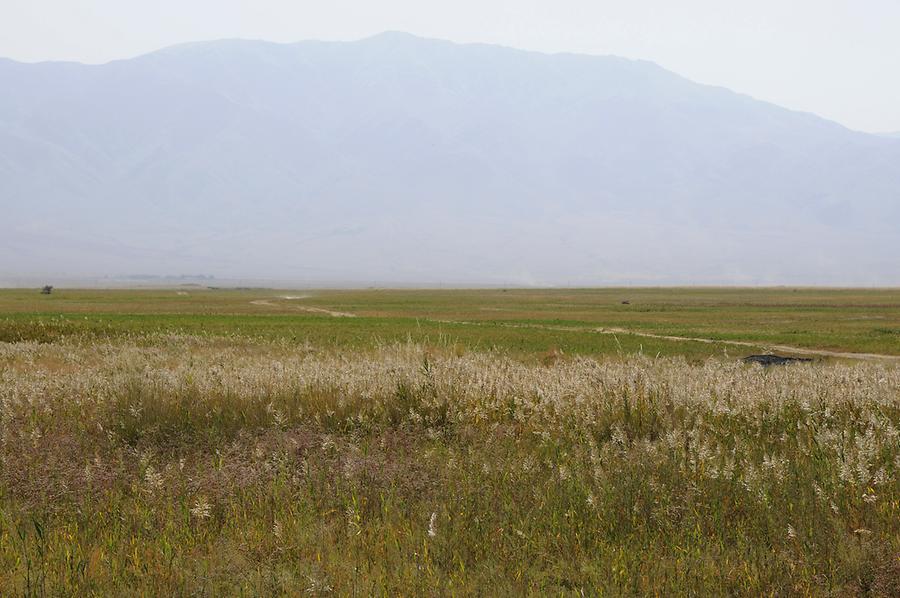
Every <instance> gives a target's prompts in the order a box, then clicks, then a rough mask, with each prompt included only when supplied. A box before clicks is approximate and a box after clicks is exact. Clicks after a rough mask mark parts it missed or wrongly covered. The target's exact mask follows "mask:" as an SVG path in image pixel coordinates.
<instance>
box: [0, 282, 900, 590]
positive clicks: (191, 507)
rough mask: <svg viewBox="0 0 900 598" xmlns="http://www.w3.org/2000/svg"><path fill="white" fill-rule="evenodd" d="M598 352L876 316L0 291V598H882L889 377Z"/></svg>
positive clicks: (741, 301) (515, 299)
mask: <svg viewBox="0 0 900 598" xmlns="http://www.w3.org/2000/svg"><path fill="white" fill-rule="evenodd" d="M184 293H186V294H184ZM305 294H308V295H309V296H308V297H303V298H299V299H298V298H292V299H286V298H284V297H285V296H291V297H298V296H301V295H305ZM623 300H628V301H630V304H629V305H623V304H622V301H623ZM310 308H312V309H315V310H327V311H328V312H334V315H329V314H328V313H326V312H323V311H308V310H309V309H310ZM337 312H340V313H342V314H353V315H354V316H356V317H346V316H342V317H338V316H337ZM597 328H604V329H626V330H631V331H635V332H643V333H651V334H664V335H678V336H690V337H701V338H707V339H718V340H720V341H728V340H742V341H743V340H749V341H751V342H758V343H760V347H759V348H760V349H762V348H764V346H765V345H767V344H790V345H793V346H797V347H808V348H827V349H834V350H842V351H860V352H871V353H882V354H886V355H897V354H900V347H898V346H897V344H898V342H897V339H898V335H897V331H898V330H900V292H898V291H838V290H827V291H820V290H796V291H794V290H790V289H778V290H752V291H751V290H721V289H698V290H673V289H646V290H644V289H641V290H635V289H628V290H622V289H609V290H606V289H605V290H583V291H582V290H561V291H519V290H508V291H503V290H499V289H498V290H489V291H315V292H308V293H306V292H302V291H272V290H241V291H221V290H205V289H196V288H182V289H168V290H143V291H71V290H59V291H55V292H54V294H53V295H50V296H40V295H38V294H37V293H36V291H22V290H15V291H12V290H10V291H0V341H2V342H0V595H4V596H6V595H30V596H43V595H52V596H55V595H73V596H75V595H77V596H82V595H103V596H105V595H153V596H156V595H192V596H193V595H201V596H202V595H206V596H220V595H298V596H299V595H329V594H336V595H366V596H368V595H486V594H491V595H528V594H534V595H577V596H580V595H616V596H617V595H657V596H672V595H746V596H760V595H775V596H789V595H826V596H828V595H830V596H857V595H858V596H896V595H900V481H898V476H900V364H898V363H897V362H896V361H891V360H870V361H863V360H833V359H832V360H824V361H817V362H816V363H810V364H800V365H795V366H788V367H783V368H772V369H763V368H761V367H759V366H756V365H745V364H742V363H740V362H739V361H738V359H737V357H738V356H739V355H741V354H743V353H746V352H750V351H752V350H755V349H756V347H744V346H733V345H731V346H729V345H725V344H721V343H701V342H684V341H674V340H665V339H654V338H648V337H644V336H635V335H633V334H627V333H624V332H619V333H616V334H615V335H613V334H607V333H600V332H597V331H596V329H597ZM726 351H727V352H728V354H727V355H726Z"/></svg>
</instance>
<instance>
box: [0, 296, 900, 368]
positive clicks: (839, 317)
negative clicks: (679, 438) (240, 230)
mask: <svg viewBox="0 0 900 598" xmlns="http://www.w3.org/2000/svg"><path fill="white" fill-rule="evenodd" d="M285 297H293V298H290V299H286V298H285ZM622 301H629V302H630V304H628V305H623V304H622ZM309 310H320V311H309ZM328 312H334V313H335V314H348V315H353V316H356V317H333V316H332V315H330V314H329V313H328ZM598 328H603V329H604V330H605V331H607V332H611V331H613V332H615V334H614V335H613V334H598V332H597V330H598ZM627 331H633V332H640V333H645V334H653V335H662V336H678V337H690V338H702V339H710V340H713V341H746V342H749V343H757V344H758V346H757V347H756V348H755V349H756V350H762V349H764V348H765V347H766V346H770V345H787V346H793V347H798V348H807V349H817V350H831V351H841V352H859V353H877V354H888V355H897V356H900V290H832V289H824V290H823V289H712V288H710V289H703V288H700V289H667V288H660V289H584V290H516V289H510V290H503V289H496V290H453V291H447V290H432V291H403V290H370V291H278V290H266V289H252V290H209V289H204V288H199V287H184V288H181V289H165V290H144V291H127V290H117V291H113V290H100V291H86V290H82V291H76V290H58V291H55V292H54V294H52V295H49V296H41V295H37V294H36V293H35V291H33V290H4V291H0V340H7V341H9V340H20V339H24V340H29V339H34V340H41V339H42V338H46V339H50V338H60V337H62V336H67V335H70V334H88V335H92V336H99V337H110V336H116V335H122V334H132V333H137V334H144V333H147V332H166V333H169V332H177V333H187V334H217V335H222V334H240V335H247V336H252V337H255V338H261V339H289V340H296V341H309V342H313V343H315V344H317V345H327V346H335V347H356V348H362V347H370V346H373V345H375V344H378V343H384V342H406V341H407V340H410V339H412V340H415V341H417V342H423V343H428V342H436V341H437V340H438V339H442V340H446V339H451V340H452V341H453V342H458V343H460V344H461V345H463V346H466V347H468V348H470V349H495V348H497V349H502V350H507V351H512V352H516V353H519V354H523V355H527V354H532V353H538V352H543V351H549V350H562V351H565V352H566V353H577V354H589V355H590V354H603V353H632V352H639V351H643V352H644V353H645V354H648V355H656V354H657V353H659V354H660V355H686V356H689V357H696V358H706V357H708V356H710V355H722V354H723V353H724V352H726V351H728V352H729V353H731V354H746V353H748V352H752V350H754V347H740V346H738V347H734V346H732V347H729V345H727V344H720V343H712V344H703V343H697V342H684V341H669V340H666V339H660V338H649V337H646V336H643V337H641V336H635V335H631V334H628V333H627Z"/></svg>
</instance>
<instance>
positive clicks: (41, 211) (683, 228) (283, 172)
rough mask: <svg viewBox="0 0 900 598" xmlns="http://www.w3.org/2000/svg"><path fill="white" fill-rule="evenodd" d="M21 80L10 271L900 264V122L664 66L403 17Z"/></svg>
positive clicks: (4, 264)
mask: <svg viewBox="0 0 900 598" xmlns="http://www.w3.org/2000/svg"><path fill="white" fill-rule="evenodd" d="M0 89H3V90H4V91H3V93H2V94H0V208H2V212H0V213H2V217H0V278H2V277H3V276H7V277H9V276H13V275H27V274H36V275H45V274H46V275H50V274H68V275H72V276H78V275H102V274H119V273H121V274H124V273H133V272H146V273H151V274H160V273H170V272H172V273H174V272H204V273H208V274H214V275H216V276H224V277H233V278H238V277H245V278H256V279H260V278H277V279H281V280H295V281H297V282H316V283H327V282H328V281H343V282H348V281H350V282H354V281H355V282H358V283H360V284H369V283H376V282H382V283H391V282H393V283H422V284H433V283H439V282H444V283H472V284H479V283H495V284H542V285H552V284H583V285H589V284H615V283H654V284H655V283H659V284H666V283H748V284H766V283H789V284H865V285H868V284H884V285H888V284H890V285H897V284H900V262H898V259H897V256H898V255H900V234H898V224H897V223H898V222H900V139H892V138H889V137H885V136H876V135H868V134H863V133H857V132H854V131H850V130H848V129H846V128H844V127H842V126H840V125H838V124H836V123H832V122H829V121H825V120H823V119H820V118H818V117H815V116H813V115H809V114H803V113H797V112H792V111H789V110H786V109H783V108H780V107H778V106H774V105H772V104H768V103H764V102H760V101H756V100H754V99H752V98H749V97H747V96H743V95H739V94H736V93H733V92H731V91H728V90H726V89H722V88H715V87H709V86H703V85H699V84H696V83H693V82H691V81H688V80H686V79H684V78H681V77H679V76H678V75H676V74H673V73H671V72H668V71H666V70H664V69H662V68H660V67H658V66H656V65H654V64H652V63H648V62H641V61H632V60H626V59H622V58H616V57H602V56H584V55H570V54H558V55H547V54H539V53H533V52H524V51H519V50H512V49H507V48H501V47H496V46H486V45H457V44H453V43H449V42H444V41H436V40H429V39H422V38H417V37H414V36H411V35H407V34H400V33H387V34H382V35H379V36H375V37H373V38H369V39H365V40H361V41H358V42H344V43H340V42H301V43H297V44H273V43H267V42H258V41H218V42H205V43H196V44H187V45H181V46H176V47H171V48H167V49H164V50H161V51H158V52H155V53H152V54H148V55H145V56H141V57H138V58H134V59H130V60H122V61H116V62H112V63H108V64H105V65H99V66H87V65H80V64H75V63H39V64H22V63H17V62H13V61H9V60H0Z"/></svg>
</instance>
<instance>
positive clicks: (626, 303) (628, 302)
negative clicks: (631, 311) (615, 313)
mask: <svg viewBox="0 0 900 598" xmlns="http://www.w3.org/2000/svg"><path fill="white" fill-rule="evenodd" d="M622 305H631V301H623V302H622Z"/></svg>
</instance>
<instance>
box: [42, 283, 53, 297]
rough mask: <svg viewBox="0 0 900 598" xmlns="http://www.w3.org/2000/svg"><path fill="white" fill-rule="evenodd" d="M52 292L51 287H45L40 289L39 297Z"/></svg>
mask: <svg viewBox="0 0 900 598" xmlns="http://www.w3.org/2000/svg"><path fill="white" fill-rule="evenodd" d="M52 292H53V286H52V285H49V284H48V285H47V286H45V287H44V288H43V289H41V295H49V294H50V293H52Z"/></svg>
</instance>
